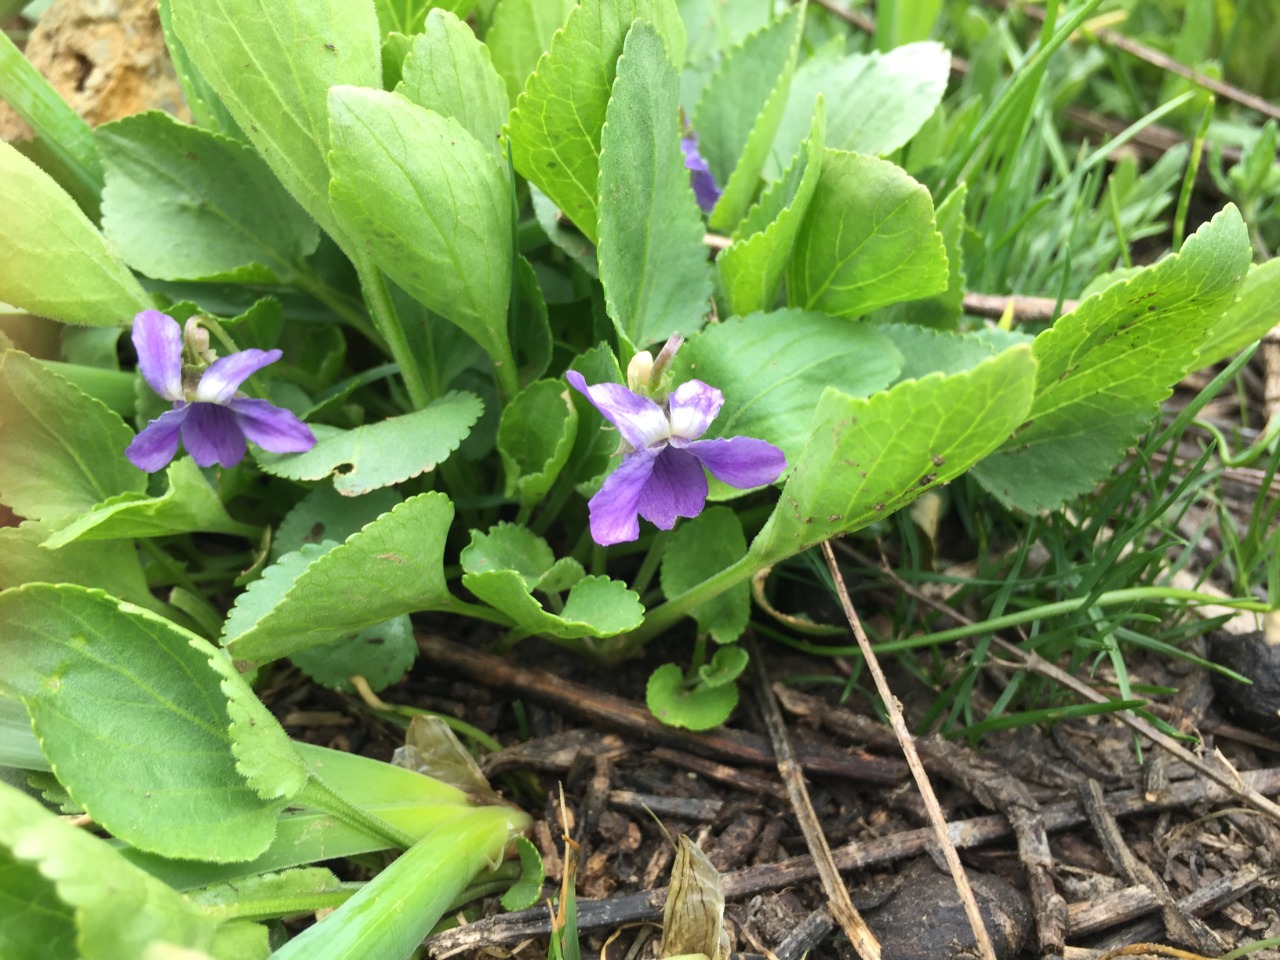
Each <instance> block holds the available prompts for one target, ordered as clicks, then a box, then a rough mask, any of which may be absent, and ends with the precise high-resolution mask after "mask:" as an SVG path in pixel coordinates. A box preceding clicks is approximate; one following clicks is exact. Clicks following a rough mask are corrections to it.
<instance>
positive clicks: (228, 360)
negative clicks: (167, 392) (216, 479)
mask: <svg viewBox="0 0 1280 960" xmlns="http://www.w3.org/2000/svg"><path fill="white" fill-rule="evenodd" d="M283 355H284V354H283V353H282V352H281V351H279V350H241V351H240V352H239V353H232V354H229V355H228V356H225V357H219V358H218V359H217V360H215V361H213V363H211V364H209V369H207V370H205V372H204V374H203V375H202V376H201V377H200V383H199V385H198V386H197V387H196V401H197V402H199V403H227V402H228V401H230V400H231V398H232V397H234V396H235V395H236V391H237V390H239V389H240V384H242V383H244V382H245V381H246V380H248V379H249V377H250V376H252V375H253V374H255V373H257V372H258V371H259V370H261V369H262V368H263V367H265V366H268V365H270V364H273V363H275V362H276V361H277V360H279V359H280V358H281V357H282V356H283ZM201 466H208V464H201Z"/></svg>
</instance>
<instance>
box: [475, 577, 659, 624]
mask: <svg viewBox="0 0 1280 960" xmlns="http://www.w3.org/2000/svg"><path fill="white" fill-rule="evenodd" d="M462 585H463V586H464V587H466V588H467V589H468V590H470V591H471V592H472V593H474V594H475V595H476V596H477V597H479V598H480V599H481V600H483V601H484V602H485V603H487V604H489V606H491V607H493V608H494V609H495V610H501V611H502V612H503V613H505V614H506V615H507V616H509V617H510V618H511V619H512V620H514V621H515V624H516V626H517V627H519V628H520V629H521V630H523V631H524V632H525V633H529V634H540V635H542V636H546V637H555V638H557V639H560V640H575V639H578V638H581V637H612V636H615V635H616V634H619V633H625V632H626V631H628V630H634V629H635V628H636V627H638V626H640V624H641V622H642V621H643V620H644V607H643V606H642V605H641V603H640V597H639V595H638V594H637V593H635V591H633V590H629V589H627V585H626V584H625V583H621V582H620V581H618V580H610V579H609V578H608V577H584V578H583V579H581V580H579V581H578V582H577V583H576V584H574V586H573V588H572V589H571V590H570V591H569V596H568V598H567V599H566V600H565V603H564V609H563V610H561V611H560V612H559V613H558V614H554V613H548V612H547V611H546V610H545V609H544V608H543V606H542V604H540V603H539V602H538V601H537V600H536V599H535V598H534V597H533V595H532V594H531V593H530V592H529V587H528V585H527V584H526V582H525V578H524V577H523V576H522V575H521V574H520V573H519V572H518V571H516V570H491V571H488V572H486V573H468V574H464V575H463V577H462Z"/></svg>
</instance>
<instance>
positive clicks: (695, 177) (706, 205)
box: [680, 133, 721, 213]
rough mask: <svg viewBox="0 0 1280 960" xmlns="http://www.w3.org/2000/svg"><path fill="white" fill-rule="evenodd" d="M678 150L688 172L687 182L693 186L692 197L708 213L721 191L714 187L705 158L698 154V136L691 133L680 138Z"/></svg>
mask: <svg viewBox="0 0 1280 960" xmlns="http://www.w3.org/2000/svg"><path fill="white" fill-rule="evenodd" d="M680 149H681V150H683V151H684V165H685V168H686V169H687V170H688V171H689V182H690V183H691V184H692V185H693V195H694V196H695V197H696V198H697V200H698V206H699V207H701V208H702V210H703V212H704V213H710V212H711V211H712V209H713V208H714V207H715V205H716V201H717V200H719V199H720V194H721V190H720V188H719V187H718V186H717V185H716V178H715V177H714V176H713V175H712V173H711V168H710V167H709V166H707V160H706V158H705V157H704V156H703V155H702V154H701V153H699V152H698V135H697V134H696V133H691V134H689V135H688V136H687V137H681V138H680Z"/></svg>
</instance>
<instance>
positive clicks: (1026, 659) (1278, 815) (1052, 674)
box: [850, 551, 1280, 823]
mask: <svg viewBox="0 0 1280 960" xmlns="http://www.w3.org/2000/svg"><path fill="white" fill-rule="evenodd" d="M850 552H851V554H852V555H853V556H855V557H857V558H858V561H859V562H860V563H865V564H866V565H867V566H871V565H872V564H871V561H870V560H868V559H867V558H866V557H865V556H863V555H862V554H859V553H857V552H856V551H850ZM881 569H882V570H884V572H885V574H886V575H887V576H888V577H889V579H891V580H893V582H894V584H895V585H896V586H897V587H898V588H899V589H901V590H903V591H904V592H905V593H908V594H910V595H911V596H912V597H914V598H915V599H917V600H919V601H920V602H921V603H923V604H925V605H926V606H929V607H931V608H932V609H934V610H936V611H938V612H939V613H941V614H944V615H945V616H948V617H950V618H951V619H952V620H955V621H956V622H957V623H962V624H966V625H968V624H972V623H974V621H973V620H970V619H969V618H968V617H966V616H965V615H964V614H963V613H961V612H960V611H959V610H955V609H953V608H952V607H949V606H947V605H946V604H945V603H940V602H938V601H937V600H935V599H933V598H932V597H930V596H929V595H928V594H925V593H923V592H921V591H920V590H917V589H916V588H915V587H913V586H912V585H911V584H909V583H907V582H906V581H905V580H903V579H902V578H901V577H899V576H898V575H897V574H896V573H895V572H894V571H893V569H892V568H890V567H889V565H888V564H887V563H882V564H881ZM991 640H992V642H993V643H994V644H995V645H996V646H998V647H999V648H1000V649H1002V650H1004V651H1005V652H1006V653H1008V654H1009V655H1010V656H1012V657H1013V658H1014V661H1015V662H1014V663H1013V666H1015V667H1019V668H1021V669H1023V670H1030V671H1031V672H1032V673H1038V674H1040V675H1041V676H1042V677H1048V678H1049V679H1050V680H1053V681H1054V682H1056V683H1060V684H1062V685H1063V686H1064V687H1067V688H1068V689H1070V690H1073V691H1075V692H1076V693H1078V694H1079V695H1080V696H1082V697H1084V698H1085V699H1086V700H1092V701H1093V702H1094V703H1110V702H1111V701H1110V699H1109V698H1108V697H1106V696H1104V695H1103V694H1101V693H1099V692H1098V691H1096V690H1094V689H1093V687H1091V686H1089V685H1088V684H1087V683H1084V682H1083V681H1081V680H1077V679H1076V678H1075V677H1074V676H1072V675H1071V674H1069V673H1067V672H1066V671H1065V670H1062V669H1060V668H1059V667H1057V666H1055V665H1054V664H1052V663H1050V662H1049V661H1048V660H1046V659H1044V657H1042V656H1040V655H1039V654H1038V653H1032V652H1029V651H1026V650H1023V649H1022V648H1021V647H1019V646H1017V645H1016V644H1013V643H1009V641H1007V640H1004V639H1002V638H1000V637H998V636H992V638H991ZM859 642H860V643H861V641H859ZM1112 716H1114V717H1115V718H1116V719H1117V720H1119V721H1120V722H1121V723H1123V724H1124V725H1125V726H1127V727H1128V728H1129V729H1130V730H1133V731H1134V732H1135V733H1138V734H1140V735H1141V736H1144V737H1146V738H1147V739H1148V740H1150V741H1151V742H1152V743H1154V744H1156V745H1157V746H1159V747H1161V748H1163V749H1164V750H1166V751H1168V752H1169V753H1171V754H1173V755H1174V756H1175V757H1177V758H1178V759H1179V760H1181V761H1182V762H1183V763H1185V764H1187V765H1188V766H1190V767H1191V768H1192V769H1193V770H1196V771H1198V772H1200V773H1202V774H1204V775H1205V776H1206V777H1208V778H1209V779H1210V780H1212V781H1213V782H1214V783H1216V784H1218V786H1220V787H1222V788H1223V789H1224V790H1226V791H1227V792H1228V793H1230V794H1231V795H1232V796H1234V797H1236V798H1237V799H1240V800H1243V801H1244V802H1245V803H1247V804H1249V805H1250V806H1252V807H1253V808H1254V809H1255V810H1258V811H1260V812H1262V813H1264V814H1266V815H1267V816H1268V817H1270V818H1271V819H1272V820H1274V821H1275V822H1276V823H1280V806H1278V805H1277V804H1275V803H1273V802H1272V801H1271V800H1268V799H1267V798H1266V797H1264V796H1263V795H1262V794H1260V793H1258V791H1257V790H1254V789H1252V788H1250V787H1249V785H1248V784H1246V783H1244V782H1243V781H1242V780H1241V779H1240V775H1239V774H1238V773H1237V772H1236V771H1235V770H1223V769H1220V768H1218V767H1215V766H1211V765H1210V764H1207V763H1205V762H1204V761H1203V760H1201V759H1200V758H1199V757H1197V756H1196V755H1195V754H1194V753H1192V752H1191V751H1190V750H1188V749H1187V748H1186V747H1184V746H1183V745H1182V744H1180V743H1178V741H1177V740H1175V739H1173V737H1170V736H1168V735H1166V734H1164V733H1161V732H1160V731H1159V730H1157V729H1156V728H1155V727H1154V726H1152V725H1151V724H1150V723H1148V722H1147V721H1146V720H1143V719H1142V718H1141V717H1139V716H1137V715H1136V714H1134V713H1131V712H1130V711H1128V710H1121V711H1119V712H1117V713H1114V714H1112Z"/></svg>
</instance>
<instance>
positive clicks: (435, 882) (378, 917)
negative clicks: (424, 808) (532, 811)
mask: <svg viewBox="0 0 1280 960" xmlns="http://www.w3.org/2000/svg"><path fill="white" fill-rule="evenodd" d="M529 826H530V821H529V817H528V815H527V814H525V813H523V812H522V811H519V810H515V809H513V808H511V807H507V806H501V807H476V808H473V809H471V810H468V811H467V812H466V814H465V815H464V816H461V817H458V818H457V819H456V820H455V821H454V822H453V823H451V824H449V825H447V826H443V827H441V828H439V829H437V830H435V831H433V832H432V833H430V834H428V835H427V836H426V837H424V838H423V839H421V840H419V841H418V842H417V843H415V844H414V845H413V846H412V847H410V848H409V849H408V850H406V851H405V852H404V853H403V854H401V855H400V857H399V858H398V859H397V860H396V861H395V862H394V863H392V864H391V866H389V867H387V868H386V869H385V870H383V871H382V872H381V873H379V874H378V875H377V876H376V877H374V878H373V879H372V880H371V881H369V882H368V883H366V884H365V885H364V887H362V888H361V890H360V892H359V893H357V894H356V895H355V896H354V897H352V898H351V899H350V900H348V901H347V902H346V903H344V904H343V905H342V906H340V907H339V908H338V909H337V910H335V911H334V912H333V913H332V914H330V915H329V916H328V917H326V918H325V919H323V920H321V921H320V922H319V923H317V924H315V925H314V926H311V927H308V928H307V929H306V930H304V931H303V932H302V933H301V934H299V935H298V936H296V937H294V938H293V939H292V940H290V941H289V942H288V943H287V944H285V945H284V946H283V947H281V948H280V949H279V950H277V951H276V952H275V953H273V954H272V956H273V957H275V958H276V960H301V958H312V957H317V956H322V957H328V958H339V957H348V958H356V957H408V956H410V955H412V954H413V952H414V951H415V950H416V949H417V948H418V946H419V944H420V943H421V942H422V940H423V939H424V938H425V937H426V935H427V934H428V933H430V932H431V928H432V927H433V926H435V924H436V922H437V921H438V920H439V919H440V917H441V915H443V914H444V912H445V910H447V909H448V907H449V904H450V903H451V902H452V901H453V899H454V898H455V897H456V896H457V895H458V894H459V893H461V892H462V890H463V889H464V888H465V887H466V885H467V883H468V882H469V881H470V880H471V878H472V877H474V876H475V875H476V874H477V873H479V872H480V871H481V870H483V869H484V868H485V867H486V866H491V865H493V864H496V863H499V862H501V860H502V857H503V852H504V851H505V849H506V847H507V845H508V843H510V841H511V837H512V835H513V834H515V833H520V832H523V831H526V830H528V829H529ZM424 878H429V879H427V880H424Z"/></svg>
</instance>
